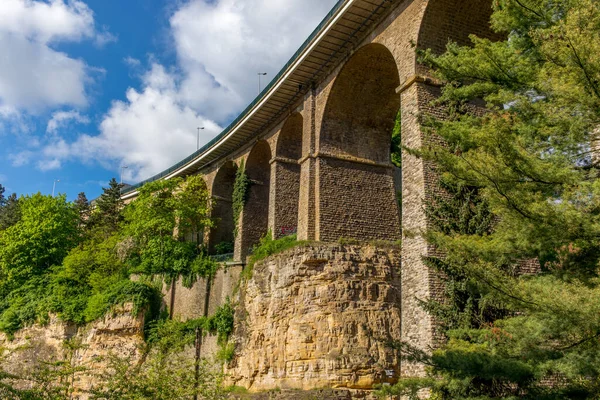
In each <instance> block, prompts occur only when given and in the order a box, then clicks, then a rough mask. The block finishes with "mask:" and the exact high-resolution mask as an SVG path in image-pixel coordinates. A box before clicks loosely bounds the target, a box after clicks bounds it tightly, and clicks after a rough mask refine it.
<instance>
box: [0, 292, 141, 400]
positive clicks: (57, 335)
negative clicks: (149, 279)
mask: <svg viewBox="0 0 600 400" xmlns="http://www.w3.org/2000/svg"><path fill="white" fill-rule="evenodd" d="M143 333H144V313H143V312H139V313H136V312H134V308H133V306H132V305H131V304H126V305H124V306H122V307H115V309H114V310H113V312H112V313H110V314H108V315H106V316H105V317H104V318H103V319H102V320H98V321H96V322H93V323H91V324H88V325H86V326H83V327H79V328H78V327H77V326H75V325H73V324H69V323H65V322H63V321H60V320H59V319H58V318H56V317H54V316H53V317H51V318H50V321H49V323H48V324H46V325H44V326H41V325H33V326H30V327H27V328H24V329H21V330H20V331H18V332H16V333H15V335H14V338H12V340H11V338H9V337H7V336H6V335H5V334H0V349H1V351H2V353H1V356H2V359H1V365H2V369H3V370H4V371H5V372H8V373H10V374H13V375H15V376H17V377H20V378H22V379H19V380H17V381H16V382H15V386H16V387H19V388H22V389H26V388H31V387H32V385H33V384H34V382H33V381H32V380H31V379H32V377H35V376H36V375H38V374H39V372H40V371H43V370H44V369H45V368H47V367H48V366H51V365H52V364H53V363H60V362H66V363H69V364H70V366H71V370H72V371H74V374H73V375H71V376H70V377H62V379H68V380H69V382H70V385H72V386H71V387H72V389H73V391H74V394H73V397H74V398H78V399H86V398H88V392H89V390H90V389H91V388H92V387H93V386H97V385H100V384H101V382H102V379H101V375H102V374H104V373H106V372H107V368H108V365H109V361H110V360H109V357H112V356H115V357H120V358H123V359H127V360H129V361H130V362H131V363H138V362H141V361H142V357H143V354H144V353H143V346H144V336H143Z"/></svg>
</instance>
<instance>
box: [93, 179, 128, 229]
mask: <svg viewBox="0 0 600 400" xmlns="http://www.w3.org/2000/svg"><path fill="white" fill-rule="evenodd" d="M121 187H122V185H121V184H119V183H118V182H117V180H116V179H115V178H112V179H111V180H110V182H109V183H108V187H107V188H104V189H103V193H102V195H100V197H98V198H97V199H96V200H95V201H94V213H93V214H92V219H91V223H92V224H93V225H94V226H95V227H96V228H100V229H102V230H104V231H105V232H107V236H108V235H110V234H112V233H113V232H115V231H117V230H118V228H119V224H120V223H121V221H123V215H122V210H123V200H121Z"/></svg>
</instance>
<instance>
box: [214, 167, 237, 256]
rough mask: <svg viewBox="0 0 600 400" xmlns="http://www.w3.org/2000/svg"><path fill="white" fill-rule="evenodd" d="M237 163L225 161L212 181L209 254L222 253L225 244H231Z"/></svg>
mask: <svg viewBox="0 0 600 400" xmlns="http://www.w3.org/2000/svg"><path fill="white" fill-rule="evenodd" d="M236 172H237V165H235V163H233V162H231V161H229V162H227V163H225V164H224V165H223V166H222V167H221V168H219V171H218V172H217V175H216V176H215V180H214V183H213V190H212V195H213V211H212V217H213V220H214V222H215V226H214V227H213V228H212V229H211V231H210V238H209V245H210V249H209V250H210V252H211V254H216V253H217V252H219V253H223V252H224V250H223V249H224V248H225V247H226V244H228V243H229V244H231V246H233V241H234V237H233V232H234V229H235V227H234V226H233V207H232V197H233V185H234V182H235V174H236Z"/></svg>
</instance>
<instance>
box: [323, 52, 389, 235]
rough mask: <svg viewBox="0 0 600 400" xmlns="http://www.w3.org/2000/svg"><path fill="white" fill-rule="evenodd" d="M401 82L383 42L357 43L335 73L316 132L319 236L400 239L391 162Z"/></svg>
mask: <svg viewBox="0 0 600 400" xmlns="http://www.w3.org/2000/svg"><path fill="white" fill-rule="evenodd" d="M399 85H400V77H399V72H398V67H397V65H396V61H395V59H394V57H393V55H392V53H391V52H390V51H389V50H388V49H387V48H386V47H385V46H383V45H381V44H368V45H366V46H364V47H362V48H360V49H359V50H358V51H357V52H356V53H354V55H353V56H352V57H351V58H350V60H349V61H348V62H347V63H346V65H345V66H344V67H343V68H342V70H341V71H340V73H339V75H338V76H337V77H336V79H335V82H334V84H333V88H332V90H331V93H330V95H329V97H328V99H327V104H326V107H325V110H324V114H323V121H322V128H321V131H320V136H319V152H318V164H317V168H318V171H319V172H318V180H319V181H318V191H319V199H318V204H317V214H318V219H319V221H318V224H317V234H316V236H317V238H318V240H322V241H335V240H338V239H339V238H340V237H354V238H360V239H367V240H368V239H383V240H397V239H399V238H400V218H399V209H398V204H397V200H396V190H395V187H394V168H393V166H392V164H391V161H390V148H391V142H392V132H393V129H394V122H395V119H396V116H397V114H398V111H399V109H400V96H399V95H398V94H396V88H398V86H399Z"/></svg>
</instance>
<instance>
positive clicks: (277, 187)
mask: <svg viewBox="0 0 600 400" xmlns="http://www.w3.org/2000/svg"><path fill="white" fill-rule="evenodd" d="M271 181H272V182H273V184H272V186H273V189H272V194H273V196H272V201H273V203H274V205H275V207H272V208H271V209H272V210H273V213H274V215H273V216H272V218H270V223H269V229H271V232H272V233H273V237H274V238H279V237H281V236H286V235H289V234H292V233H296V232H297V230H298V202H299V197H300V165H298V164H297V163H296V162H294V161H291V160H290V161H274V162H273V163H272V164H271Z"/></svg>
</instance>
